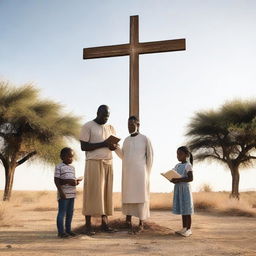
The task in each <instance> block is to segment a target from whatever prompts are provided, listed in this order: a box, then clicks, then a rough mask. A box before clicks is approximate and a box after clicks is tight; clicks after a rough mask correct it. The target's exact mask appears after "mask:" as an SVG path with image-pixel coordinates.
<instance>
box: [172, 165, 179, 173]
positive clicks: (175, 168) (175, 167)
mask: <svg viewBox="0 0 256 256" xmlns="http://www.w3.org/2000/svg"><path fill="white" fill-rule="evenodd" d="M178 165H179V164H176V165H175V166H174V167H173V168H172V170H175V171H176V172H177V167H178Z"/></svg>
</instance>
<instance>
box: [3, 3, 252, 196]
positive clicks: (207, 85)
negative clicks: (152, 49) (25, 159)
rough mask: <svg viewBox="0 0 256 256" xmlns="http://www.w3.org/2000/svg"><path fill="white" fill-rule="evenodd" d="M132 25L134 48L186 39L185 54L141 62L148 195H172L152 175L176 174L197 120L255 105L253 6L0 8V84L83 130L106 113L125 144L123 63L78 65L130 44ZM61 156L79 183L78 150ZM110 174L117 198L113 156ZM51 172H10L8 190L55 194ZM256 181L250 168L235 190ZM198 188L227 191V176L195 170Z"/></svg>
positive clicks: (213, 167)
mask: <svg viewBox="0 0 256 256" xmlns="http://www.w3.org/2000/svg"><path fill="white" fill-rule="evenodd" d="M131 15H139V31H140V32H139V33H140V35H139V38H140V42H147V41H159V40H170V39H178V38H186V45H187V49H186V51H179V52H169V53H161V54H149V55H142V56H140V118H141V129H140V130H141V133H143V134H145V135H147V136H148V137H149V138H150V139H151V141H152V144H153V147H154V155H155V158H154V165H153V170H152V175H151V191H152V192H169V191H172V190H173V185H172V184H171V183H169V182H167V181H166V180H164V178H163V177H161V176H160V172H163V171H167V170H168V169H170V168H172V167H173V166H174V165H175V164H177V159H176V149H177V147H179V146H181V145H184V144H185V142H186V138H185V136H184V134H185V133H186V126H187V124H188V123H189V121H190V118H192V117H193V115H194V114H195V112H197V111H201V110H207V109H216V108H218V107H219V106H221V105H222V104H223V103H225V102H226V101H229V100H232V99H237V98H239V99H252V98H256V97H255V96H256V95H255V89H254V88H255V85H256V72H255V67H256V33H255V27H256V1H254V0H247V1H246V0H243V1H242V0H240V1H238V0H225V1H223V0H204V1H202V0H201V1H199V0H186V1H185V0H179V1H172V0H166V1H165V0H154V1H153V0H129V1H128V0H124V1H118V0H108V1H107V0H105V1H103V0H102V1H100V0H91V1H88V0H73V1H69V0H37V1H35V0H23V1H22V0H1V1H0V79H6V80H9V81H10V82H12V83H14V84H16V85H21V84H24V83H26V82H33V83H34V84H35V85H36V86H38V87H39V88H40V89H41V92H42V97H44V98H50V99H52V100H55V101H58V102H60V103H62V104H63V105H65V109H66V111H67V112H72V113H73V114H75V115H78V116H81V117H82V118H83V122H86V121H89V120H91V119H94V118H95V116H96V110H97V107H98V106H99V105H101V104H107V105H109V106H110V109H111V116H110V119H109V123H111V124H112V125H114V126H115V128H116V131H117V134H118V135H119V136H120V137H122V138H123V139H124V138H125V137H126V136H127V135H128V130H127V118H128V90H129V88H128V86H129V59H128V57H115V58H104V59H95V60H83V59H82V49H83V48H85V47H93V46H102V45H115V44H124V43H128V42H129V20H130V18H129V17H130V16H131ZM69 146H72V147H73V148H74V149H75V152H76V154H77V155H78V157H79V160H78V161H77V162H75V163H74V166H75V167H76V172H77V176H81V175H83V172H84V155H83V153H82V152H81V151H80V149H79V145H78V144H75V145H69ZM255 167H256V166H255ZM114 169H115V170H114V191H120V189H121V185H120V184H121V162H120V160H119V159H118V158H117V157H116V156H114ZM53 170H54V168H53V167H47V166H41V165H39V164H38V163H30V164H26V165H23V166H21V167H18V168H17V169H16V174H15V181H14V189H22V190H25V189H26V190H55V186H54V183H53ZM28 178H29V179H28ZM255 180H256V171H255V168H254V169H250V170H242V171H241V177H240V189H241V190H246V189H253V188H254V189H255V188H256V185H255ZM204 183H206V184H210V185H211V186H212V187H213V189H214V190H228V191H229V190H230V189H231V175H230V171H229V170H228V169H225V168H224V167H223V166H220V165H218V164H217V163H212V164H209V163H207V162H205V163H200V164H199V163H195V164H194V181H193V185H192V187H193V191H197V190H198V189H199V188H200V186H201V185H202V184H204ZM80 186H81V185H80ZM3 188H4V170H3V167H1V169H0V189H3Z"/></svg>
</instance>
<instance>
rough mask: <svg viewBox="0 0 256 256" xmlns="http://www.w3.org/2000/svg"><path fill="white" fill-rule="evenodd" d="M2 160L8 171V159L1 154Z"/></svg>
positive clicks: (0, 158)
mask: <svg viewBox="0 0 256 256" xmlns="http://www.w3.org/2000/svg"><path fill="white" fill-rule="evenodd" d="M0 160H1V161H2V163H3V166H4V169H8V166H9V164H8V161H7V160H6V158H5V157H4V156H3V154H1V153H0Z"/></svg>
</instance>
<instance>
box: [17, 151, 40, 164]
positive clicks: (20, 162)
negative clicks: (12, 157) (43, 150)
mask: <svg viewBox="0 0 256 256" xmlns="http://www.w3.org/2000/svg"><path fill="white" fill-rule="evenodd" d="M36 153H37V152H36V151H33V152H31V153H29V154H27V155H26V156H25V157H23V158H22V159H21V160H19V161H18V162H17V166H19V165H21V164H23V163H24V162H26V161H27V160H28V159H29V158H31V157H32V156H34V155H35V154H36Z"/></svg>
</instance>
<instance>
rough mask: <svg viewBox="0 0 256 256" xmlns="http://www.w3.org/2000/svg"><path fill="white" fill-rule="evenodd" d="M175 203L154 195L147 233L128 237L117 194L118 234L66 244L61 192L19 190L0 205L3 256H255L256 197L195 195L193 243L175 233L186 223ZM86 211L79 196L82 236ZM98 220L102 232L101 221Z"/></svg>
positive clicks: (99, 234) (81, 237)
mask: <svg viewBox="0 0 256 256" xmlns="http://www.w3.org/2000/svg"><path fill="white" fill-rule="evenodd" d="M0 195H1V194H0ZM171 200H172V194H171V193H156V194H152V196H151V209H152V211H151V217H150V219H149V220H148V221H147V224H146V228H145V230H144V231H143V232H142V233H139V234H128V232H127V230H126V229H124V228H122V222H123V220H124V217H123V216H122V213H121V211H120V193H115V194H114V202H115V214H114V216H112V217H111V218H110V224H111V225H112V226H113V227H117V228H119V230H118V232H116V233H113V234H107V233H102V232H100V231H98V232H96V235H95V236H93V237H88V236H85V235H78V236H77V237H74V238H69V239H61V238H58V237H57V233H56V224H55V220H56V214H57V202H56V193H55V192H44V191H41V192H38V191H37V192H36V191H34V192H19V191H14V193H13V195H12V198H11V201H10V202H1V204H0V206H1V208H0V255H5V256H11V255H45V256H46V255H47V256H48V255H49V256H53V255H69V256H72V255H76V256H78V255H116V256H121V255H173V256H175V255H179V256H181V255H194V256H195V255H197V256H199V255H202V256H207V255H230V256H231V255H234V256H235V255H236V256H238V255H245V256H255V255H256V209H255V206H256V192H250V193H249V192H248V193H244V194H242V197H241V200H240V202H237V201H233V200H230V199H229V198H228V194H227V193H221V192H218V193H214V192H210V193H205V192H200V193H195V194H194V202H195V209H196V212H195V214H194V215H193V218H192V221H193V223H192V231H193V235H192V236H191V237H188V238H184V237H181V236H179V235H177V234H175V230H178V229H180V227H181V220H180V216H177V215H173V214H172V213H171V211H170V208H171ZM81 207H82V194H81V192H80V193H78V198H77V200H76V205H75V212H74V218H73V229H75V230H76V231H77V233H79V232H80V231H81V229H82V228H83V225H84V217H83V216H82V214H81ZM95 221H96V222H95V225H96V231H97V226H98V225H99V224H100V219H98V218H96V219H95ZM134 224H137V220H136V221H135V222H134Z"/></svg>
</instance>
